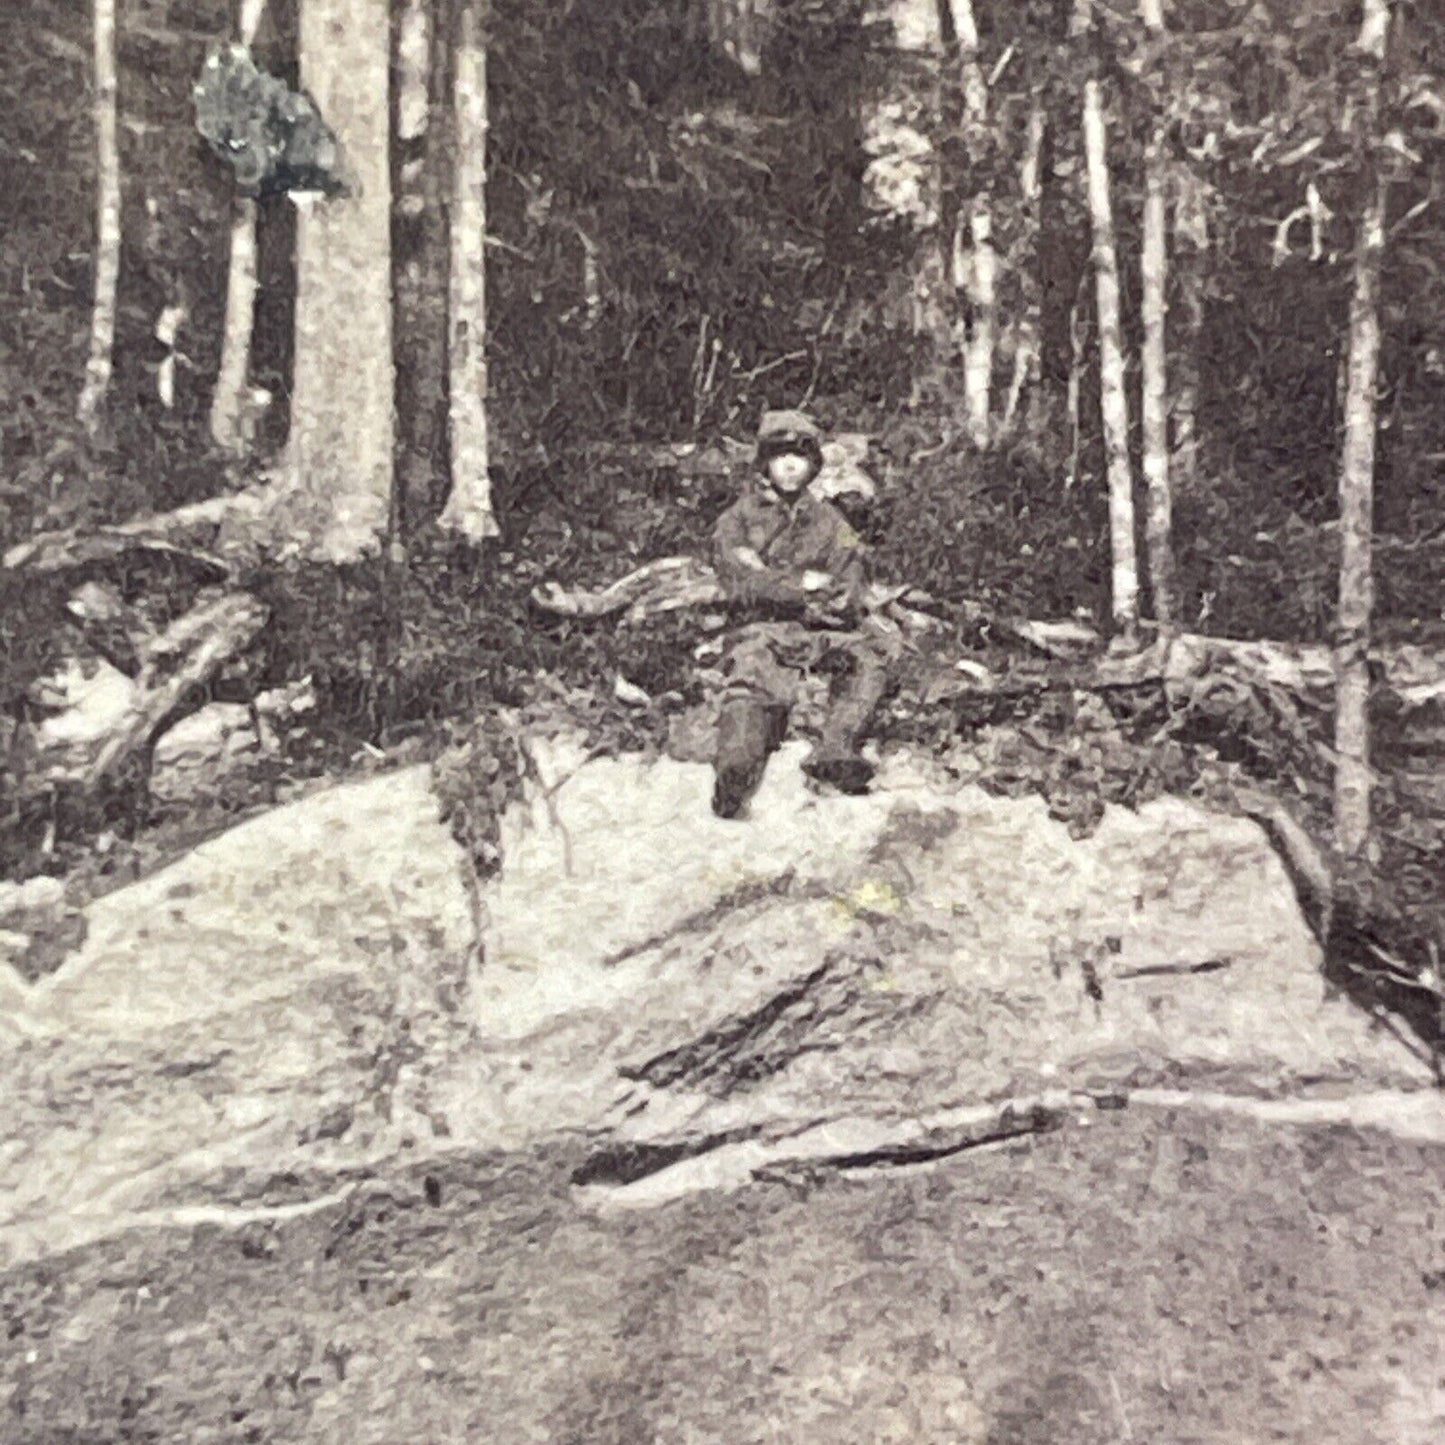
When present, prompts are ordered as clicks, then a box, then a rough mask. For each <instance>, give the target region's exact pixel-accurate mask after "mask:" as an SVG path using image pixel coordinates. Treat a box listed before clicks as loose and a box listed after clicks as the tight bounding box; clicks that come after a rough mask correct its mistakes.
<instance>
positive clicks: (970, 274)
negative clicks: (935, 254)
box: [947, 0, 998, 448]
mask: <svg viewBox="0 0 1445 1445" xmlns="http://www.w3.org/2000/svg"><path fill="white" fill-rule="evenodd" d="M947 4H948V5H949V7H950V11H951V13H952V17H953V28H954V34H955V35H956V36H957V37H958V52H959V65H960V68H961V72H962V80H963V123H964V125H965V127H966V128H967V129H968V130H969V131H970V132H972V133H974V134H976V135H979V136H982V134H983V133H984V132H985V131H986V130H987V127H988V82H987V81H986V80H985V78H984V74H983V65H982V62H981V61H980V59H979V44H978V20H977V17H976V16H975V14H974V9H973V0H947ZM958 225H959V227H960V231H962V230H963V229H964V228H966V229H967V232H968V239H967V243H966V244H961V243H962V242H963V237H962V235H961V234H960V235H959V237H958V238H957V239H956V241H955V247H954V249H955V253H960V252H961V253H962V255H963V261H964V264H963V266H962V268H961V269H962V273H963V274H962V276H961V277H958V278H956V279H957V280H962V282H963V287H964V291H965V294H966V295H967V296H968V303H969V326H968V334H967V336H966V338H965V340H964V348H963V395H964V409H965V412H966V414H967V421H968V434H969V437H970V439H971V440H972V442H973V444H974V445H975V446H977V447H980V448H983V447H986V446H988V444H989V441H990V439H991V433H992V408H993V361H994V349H995V346H996V344H997V332H998V253H997V251H996V250H995V248H994V241H993V207H992V204H991V198H990V196H989V193H988V190H987V188H986V187H982V186H981V187H979V188H977V189H976V190H975V191H974V193H973V195H972V196H970V197H969V199H968V202H967V204H966V205H965V206H964V207H963V210H962V212H961V213H960V215H959V218H958Z"/></svg>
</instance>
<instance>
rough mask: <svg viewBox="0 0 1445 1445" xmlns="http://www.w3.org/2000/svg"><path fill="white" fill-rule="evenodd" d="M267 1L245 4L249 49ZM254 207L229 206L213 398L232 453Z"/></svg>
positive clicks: (217, 425) (247, 340)
mask: <svg viewBox="0 0 1445 1445" xmlns="http://www.w3.org/2000/svg"><path fill="white" fill-rule="evenodd" d="M265 8H266V0H241V10H240V15H239V23H238V26H237V30H238V33H239V37H240V41H241V44H242V45H244V46H246V48H247V49H250V48H251V46H252V45H254V44H255V40H256V31H257V29H258V28H259V27H260V24H261V15H262V12H263V11H264V10H265ZM256 289H257V287H256V203H255V201H253V200H249V199H248V198H247V197H245V196H237V197H236V198H235V199H234V200H233V201H232V202H231V254H230V263H229V270H228V272H227V276H226V319H225V322H224V330H223V331H222V332H221V365H220V369H219V370H218V371H217V373H216V389H215V391H214V392H213V393H212V394H211V437H212V439H213V440H214V441H215V443H216V445H217V446H219V447H221V448H223V449H224V450H225V451H228V452H237V453H239V452H242V451H244V450H245V448H246V446H247V444H248V442H249V440H250V437H249V435H248V432H249V429H248V428H247V427H245V426H244V425H243V421H242V418H243V417H244V415H245V411H246V405H245V402H246V383H247V379H248V377H249V376H250V371H251V333H252V329H253V327H254V324H255V317H256Z"/></svg>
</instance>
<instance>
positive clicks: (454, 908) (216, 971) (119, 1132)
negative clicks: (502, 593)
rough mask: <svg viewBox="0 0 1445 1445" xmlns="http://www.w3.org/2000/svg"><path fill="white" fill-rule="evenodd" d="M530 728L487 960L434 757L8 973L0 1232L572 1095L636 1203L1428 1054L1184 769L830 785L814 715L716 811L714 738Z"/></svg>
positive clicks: (1277, 1091) (231, 843) (132, 1218)
mask: <svg viewBox="0 0 1445 1445" xmlns="http://www.w3.org/2000/svg"><path fill="white" fill-rule="evenodd" d="M539 751H540V752H541V753H542V754H543V756H542V757H541V764H542V772H543V774H544V776H545V780H546V785H547V796H546V797H545V798H544V797H541V796H538V797H537V798H535V799H534V800H533V801H532V802H531V803H530V804H529V805H528V806H527V807H524V808H518V809H516V810H515V811H514V812H513V813H512V814H510V815H509V816H508V817H507V819H506V820H505V826H504V845H505V856H506V865H505V867H504V869H503V871H502V873H501V875H500V876H499V877H498V878H497V879H495V880H494V881H493V883H492V884H491V886H490V887H489V888H488V889H487V891H486V892H485V894H484V897H483V904H484V907H483V910H482V911H483V914H484V925H483V926H484V930H485V936H484V938H483V939H482V940H481V941H482V943H483V945H484V955H485V958H484V962H483V963H482V964H481V965H480V967H478V966H476V964H475V958H476V956H477V950H475V949H474V943H475V942H476V939H475V936H474V930H475V927H476V922H477V920H476V918H475V915H474V911H473V908H472V905H471V903H470V902H469V892H468V889H467V887H466V884H465V880H464V877H463V873H462V867H463V864H462V857H461V853H460V850H459V849H458V848H457V847H456V845H455V844H454V843H453V842H452V840H451V838H450V836H449V835H448V834H447V832H446V830H445V829H444V828H443V827H442V826H441V825H440V824H439V823H438V821H437V810H436V805H435V801H434V799H433V797H432V796H431V794H430V791H429V788H428V779H427V775H426V773H425V770H423V769H410V770H405V771H399V772H395V773H390V774H384V775H381V776H378V777H375V778H372V779H370V780H366V781H363V782H358V783H353V784H350V785H347V786H344V787H338V788H336V789H333V790H331V791H328V792H326V793H323V794H320V795H317V796H315V797H312V798H310V799H308V800H305V801H302V802H298V803H294V804H292V805H290V806H288V807H286V808H282V809H278V810H277V811H275V812H273V813H270V814H267V815H265V816H263V817H260V818H257V819H255V820H252V821H251V822H248V823H246V824H243V825H242V826H240V827H238V828H236V829H234V830H233V831H231V832H229V833H227V834H226V835H224V836H222V837H219V838H216V839H214V840H212V841H211V842H209V843H207V844H206V845H204V846H203V847H201V848H198V849H197V850H196V851H195V852H194V853H192V854H190V855H189V856H187V857H186V858H184V859H182V860H180V861H179V862H177V863H176V864H174V865H173V866H171V867H170V868H168V869H166V870H164V871H163V872H161V873H158V874H157V875H155V876H154V877H152V878H150V879H147V880H146V881H144V882H142V883H139V884H136V885H134V886H133V887H130V888H127V889H124V890H122V891H120V892H117V893H115V894H112V895H111V896H109V897H108V898H105V899H103V900H101V901H100V902H98V903H96V904H95V905H93V907H92V908H91V910H90V918H89V929H88V934H87V937H86V939H85V942H84V944H83V946H82V947H81V949H80V950H79V951H78V952H77V953H76V954H75V955H74V956H73V957H71V958H70V959H69V960H68V961H67V962H66V963H65V964H64V966H63V967H62V968H61V969H60V971H59V972H58V973H57V974H55V975H53V976H52V977H50V978H47V979H44V980H42V981H41V982H40V983H38V984H36V985H33V986H26V985H24V984H22V983H21V982H20V981H19V980H18V979H16V978H11V979H9V980H8V981H6V982H4V983H3V984H0V987H3V989H4V992H3V994H0V1068H3V1069H4V1072H5V1076H6V1078H7V1080H8V1081H9V1084H10V1090H9V1092H10V1096H11V1107H9V1108H8V1109H7V1111H6V1117H5V1119H4V1122H3V1123H0V1139H3V1144H0V1171H3V1174H0V1180H3V1192H0V1254H5V1255H8V1256H9V1257H11V1258H19V1257H25V1256H32V1255H34V1254H36V1253H41V1252H47V1251H51V1250H54V1249H57V1248H61V1247H64V1246H66V1245H69V1244H71V1243H74V1242H77V1241H79V1240H82V1239H84V1238H86V1237H90V1236H94V1235H96V1234H100V1233H105V1232H109V1231H112V1230H114V1229H116V1228H120V1227H124V1226H125V1225H127V1224H128V1223H133V1222H143V1221H146V1220H150V1219H161V1218H178V1217H179V1218H186V1217H199V1216H198V1215H197V1214H196V1211H197V1210H201V1211H203V1212H204V1211H206V1210H209V1211H211V1212H212V1214H215V1213H216V1212H217V1211H220V1212H221V1214H222V1215H224V1212H225V1211H226V1210H235V1211H238V1212H244V1211H246V1210H252V1211H254V1210H257V1209H260V1210H265V1209H273V1208H274V1209H288V1208H296V1207H304V1204H305V1200H306V1198H307V1197H309V1196H314V1195H317V1194H321V1193H324V1192H325V1190H326V1189H327V1188H330V1187H333V1186H334V1185H335V1184H336V1183H337V1182H344V1180H345V1178H346V1177H347V1176H348V1175H349V1174H353V1173H355V1172H356V1171H358V1170H361V1169H364V1168H367V1167H370V1166H371V1165H373V1164H374V1163H375V1162H376V1161H377V1160H378V1159H380V1158H382V1157H384V1156H387V1155H389V1154H392V1153H395V1152H397V1151H403V1150H407V1149H411V1150H414V1151H417V1152H424V1151H439V1150H442V1149H454V1148H459V1147H468V1148H470V1147H489V1148H521V1147H524V1146H526V1145H528V1144H530V1143H533V1142H535V1141H537V1140H538V1139H541V1138H545V1137H548V1136H552V1135H558V1134H562V1133H566V1134H568V1135H570V1136H572V1137H573V1139H574V1141H576V1140H578V1139H581V1140H584V1141H585V1145H586V1149H587V1151H588V1152H589V1153H590V1156H591V1162H590V1163H589V1164H588V1165H587V1166H586V1167H585V1168H584V1169H583V1170H582V1171H581V1172H580V1174H579V1178H578V1182H579V1185H580V1186H581V1187H582V1191H583V1194H584V1196H585V1197H587V1198H589V1199H593V1200H597V1201H600V1202H612V1203H647V1202H650V1201H653V1200H657V1199H663V1198H667V1197H671V1196H672V1195H674V1194H676V1193H679V1192H684V1191H686V1190H690V1189H695V1188H699V1187H706V1186H709V1185H731V1184H737V1183H741V1182H745V1181H746V1180H747V1179H748V1178H749V1177H751V1175H752V1174H753V1173H754V1172H755V1171H756V1170H758V1169H763V1168H774V1167H787V1166H788V1165H789V1164H791V1163H797V1162H806V1161H809V1160H813V1161H817V1160H820V1159H821V1160H828V1159H832V1160H839V1159H842V1160H846V1161H851V1162H853V1163H859V1162H866V1161H867V1160H869V1159H874V1158H886V1157H890V1156H891V1155H898V1154H899V1151H902V1153H903V1154H906V1155H908V1156H909V1157H926V1156H928V1155H929V1154H930V1153H932V1154H941V1153H947V1152H950V1151H957V1150H958V1149H960V1148H964V1147H968V1145H969V1144H970V1142H973V1141H975V1140H976V1139H979V1138H986V1137H993V1136H995V1135H996V1134H997V1133H998V1132H999V1130H1000V1129H1001V1128H1002V1129H1003V1130H1004V1131H1005V1132H1007V1131H1008V1130H1009V1129H1010V1128H1018V1127H1032V1126H1035V1125H1038V1126H1042V1124H1043V1123H1047V1122H1051V1121H1056V1116H1057V1117H1062V1112H1061V1111H1065V1110H1067V1108H1068V1107H1070V1100H1076V1099H1078V1098H1079V1097H1081V1096H1083V1095H1087V1094H1093V1095H1095V1096H1096V1097H1099V1096H1102V1097H1105V1098H1107V1099H1108V1100H1110V1101H1112V1102H1122V1101H1123V1099H1125V1098H1126V1097H1127V1096H1128V1094H1129V1093H1130V1091H1133V1090H1149V1089H1155V1090H1171V1089H1172V1090H1178V1089H1181V1088H1186V1087H1187V1088H1191V1089H1196V1090H1206V1091H1208V1092H1209V1093H1210V1095H1211V1096H1212V1097H1214V1098H1216V1099H1228V1098H1230V1097H1232V1096H1251V1097H1261V1096H1280V1095H1293V1094H1300V1093H1304V1092H1311V1091H1312V1092H1314V1093H1316V1094H1317V1093H1319V1091H1320V1090H1321V1089H1324V1090H1326V1091H1331V1090H1332V1091H1334V1092H1344V1091H1350V1090H1360V1089H1364V1088H1379V1087H1384V1086H1414V1085H1418V1084H1421V1083H1423V1082H1424V1081H1425V1080H1426V1078H1427V1070H1426V1068H1425V1066H1424V1065H1423V1064H1422V1063H1421V1062H1420V1061H1419V1060H1418V1059H1416V1058H1415V1057H1414V1056H1413V1055H1412V1054H1411V1052H1410V1051H1409V1050H1408V1048H1406V1047H1405V1046H1404V1045H1403V1044H1402V1043H1401V1042H1400V1041H1398V1040H1396V1039H1395V1038H1393V1037H1392V1036H1391V1035H1390V1034H1389V1033H1387V1032H1384V1031H1381V1030H1379V1029H1377V1028H1374V1027H1372V1026H1371V1024H1370V1021H1369V1020H1367V1019H1365V1018H1363V1017H1362V1016H1361V1015H1360V1014H1359V1013H1358V1012H1356V1011H1355V1010H1354V1009H1353V1008H1352V1006H1351V1005H1349V1004H1348V1003H1347V1002H1345V1001H1343V1000H1340V999H1330V998H1327V997H1326V995H1325V990H1324V989H1323V986H1322V983H1321V980H1320V976H1319V972H1318V958H1317V950H1316V946H1315V944H1314V941H1313V939H1312V937H1311V935H1310V933H1309V931H1308V929H1307V928H1306V926H1305V924H1304V922H1303V920H1302V918H1301V917H1300V915H1299V912H1298V909H1297V907H1296V904H1295V901H1294V898H1293V895H1292V893H1291V891H1290V887H1289V884H1288V882H1287V880H1286V878H1285V876H1284V873H1283V870H1282V868H1281V867H1280V865H1279V863H1278V862H1277V860H1276V859H1275V858H1274V856H1273V854H1272V853H1271V851H1270V849H1269V846H1268V844H1267V842H1266V840H1265V838H1264V836H1263V834H1262V833H1261V832H1260V831H1259V830H1258V829H1257V828H1256V827H1255V826H1254V825H1253V824H1251V823H1248V822H1245V821H1241V820H1238V819H1231V818H1226V817H1222V816H1219V815H1215V814H1211V813H1209V812H1206V811H1205V810H1203V809H1202V808H1200V807H1198V806H1196V805H1194V804H1192V803H1190V802H1187V801H1183V800H1179V799H1166V800H1161V801H1159V802H1156V803H1153V804H1150V805H1149V806H1147V807H1145V808H1143V809H1141V810H1140V811H1139V812H1137V813H1129V812H1125V811H1122V810H1118V811H1111V812H1109V813H1108V814H1107V815H1106V817H1105V819H1104V821H1103V824H1102V825H1101V827H1100V828H1099V829H1098V831H1097V832H1096V833H1095V834H1094V836H1093V837H1092V838H1090V839H1088V840H1086V841H1082V842H1080V841H1076V840H1074V839H1072V838H1071V837H1070V836H1069V834H1068V832H1067V830H1066V829H1065V828H1064V827H1063V826H1062V825H1061V824H1059V823H1056V822H1054V821H1052V820H1051V819H1050V818H1049V817H1048V815H1047V812H1046V809H1045V808H1044V806H1043V805H1042V804H1041V803H1039V802H1037V801H1031V800H1007V799H998V798H993V797H990V796H988V795H986V794H985V793H983V792H981V791H980V790H978V789H974V788H965V787H961V786H959V785H958V784H957V783H955V782H950V781H949V780H947V779H946V778H944V777H942V776H941V775H940V774H938V773H936V772H935V771H934V770H932V769H931V768H930V767H928V766H926V765H924V764H923V763H920V762H916V761H912V760H910V759H908V758H907V757H903V756H899V757H895V758H893V759H892V760H890V762H889V763H888V765H887V766H886V767H885V769H884V771H883V773H882V775H881V777H880V782H879V786H878V787H877V789H876V790H875V792H874V794H873V795H872V796H870V797H867V798H858V799H848V798H837V797H818V796H815V795H813V794H812V793H810V792H809V791H808V790H807V789H806V787H805V785H804V781H803V778H802V774H801V772H800V770H799V767H798V762H799V752H798V750H797V749H796V748H795V747H792V746H790V747H788V748H786V749H784V751H783V752H782V753H781V754H779V756H778V757H777V759H776V760H775V761H774V763H773V765H772V766H771V767H770V769H769V773H768V777H767V779H766V780H765V783H764V786H763V788H762V791H761V792H760V794H759V796H758V798H757V799H756V800H755V803H754V805H753V808H752V816H751V818H750V819H749V820H747V821H746V822H740V823H724V822H720V821H718V820H716V819H714V818H713V817H712V816H711V815H710V813H709V811H708V807H707V801H708V791H709V786H710V778H709V771H708V769H707V768H706V767H703V766H699V765H693V764H683V763H675V762H669V761H653V760H646V759H643V758H640V757H637V758H634V757H625V758H617V759H606V758H604V759H592V760H586V759H585V755H584V754H583V752H582V750H581V748H580V747H574V746H573V745H571V744H570V743H567V742H565V741H564V742H554V743H552V744H550V745H548V746H546V747H545V748H540V749H539ZM1020 1101H1022V1102H1020ZM1431 1107H1433V1106H1431ZM1416 1112H1417V1113H1418V1112H1419V1109H1418V1105H1417V1109H1416ZM1437 1112H1438V1111H1437ZM1426 1113H1427V1114H1429V1115H1430V1117H1429V1118H1428V1119H1425V1120H1424V1122H1423V1123H1422V1124H1418V1125H1417V1126H1418V1127H1421V1128H1424V1129H1425V1130H1426V1131H1427V1132H1428V1131H1429V1130H1430V1129H1433V1128H1435V1127H1436V1125H1437V1124H1438V1122H1439V1121H1438V1120H1436V1118H1435V1115H1434V1114H1433V1113H1430V1108H1429V1107H1427V1108H1426ZM1442 1132H1445V1131H1442ZM178 1210H179V1211H181V1213H179V1214H178V1213H177V1211H178ZM186 1211H190V1213H189V1214H187V1213H186Z"/></svg>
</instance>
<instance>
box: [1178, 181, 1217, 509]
mask: <svg viewBox="0 0 1445 1445" xmlns="http://www.w3.org/2000/svg"><path fill="white" fill-rule="evenodd" d="M1173 178H1174V184H1175V200H1174V242H1175V249H1176V261H1175V266H1174V280H1175V287H1174V294H1175V297H1176V299H1177V301H1178V306H1177V310H1176V316H1177V324H1176V325H1175V326H1174V327H1173V328H1172V334H1173V338H1174V342H1173V347H1172V357H1173V362H1172V369H1171V370H1172V380H1173V387H1172V392H1171V396H1170V417H1171V419H1172V422H1173V431H1174V436H1173V444H1172V450H1171V454H1170V467H1169V470H1170V484H1171V487H1172V489H1173V490H1174V492H1175V494H1176V495H1186V496H1193V495H1195V494H1196V493H1197V490H1198V486H1199V349H1200V347H1201V346H1202V345H1203V341H1204V253H1205V251H1206V250H1207V249H1208V247H1209V221H1208V217H1207V215H1206V213H1205V204H1204V195H1203V191H1204V187H1203V183H1202V182H1201V181H1200V179H1199V177H1198V176H1196V175H1195V174H1194V172H1193V171H1192V170H1190V169H1189V168H1188V166H1187V165H1182V164H1181V165H1179V166H1176V167H1175V169H1174V177H1173Z"/></svg>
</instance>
